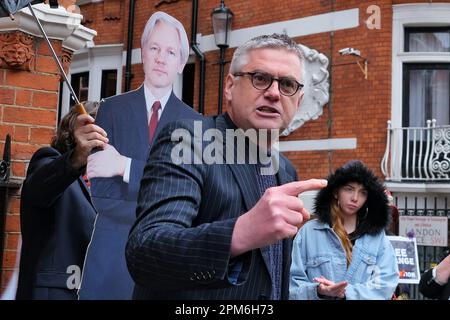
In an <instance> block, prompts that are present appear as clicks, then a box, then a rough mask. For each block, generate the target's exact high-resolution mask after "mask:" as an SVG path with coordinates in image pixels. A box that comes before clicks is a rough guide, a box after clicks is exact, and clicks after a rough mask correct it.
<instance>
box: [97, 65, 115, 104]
mask: <svg viewBox="0 0 450 320" xmlns="http://www.w3.org/2000/svg"><path fill="white" fill-rule="evenodd" d="M116 88H117V70H116V69H114V70H103V71H102V87H101V93H100V99H103V98H108V97H111V96H113V95H115V94H116Z"/></svg>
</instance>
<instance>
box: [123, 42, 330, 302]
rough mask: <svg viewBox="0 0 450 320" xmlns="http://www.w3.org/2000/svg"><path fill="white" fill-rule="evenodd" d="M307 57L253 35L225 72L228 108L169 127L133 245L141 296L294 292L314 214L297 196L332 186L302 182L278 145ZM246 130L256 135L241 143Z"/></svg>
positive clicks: (158, 148) (144, 191) (147, 173)
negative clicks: (296, 255)
mask: <svg viewBox="0 0 450 320" xmlns="http://www.w3.org/2000/svg"><path fill="white" fill-rule="evenodd" d="M302 59H303V57H302V53H301V51H300V49H299V48H298V46H297V44H296V43H295V42H294V41H293V40H292V39H290V38H289V37H287V36H285V35H277V34H274V35H270V36H260V37H257V38H254V39H252V40H249V41H248V42H247V43H245V44H244V45H242V46H241V47H239V48H238V49H237V50H236V51H235V53H234V56H233V60H232V62H231V66H230V74H228V75H227V78H226V85H225V90H224V94H225V100H226V103H227V110H228V113H226V114H223V115H219V116H217V117H213V118H205V119H204V120H201V121H197V122H196V123H193V122H191V121H184V120H183V121H177V122H176V123H172V124H169V125H168V126H166V127H165V128H164V129H163V130H162V131H161V132H160V134H159V135H158V138H157V142H156V144H155V145H154V152H153V153H152V155H151V156H150V158H149V160H148V163H147V166H146V167H145V170H144V176H143V179H142V182H141V189H140V192H139V198H138V206H137V209H136V214H137V220H136V222H135V224H134V226H133V228H132V230H131V232H130V236H129V239H128V243H127V247H126V258H127V265H128V269H129V271H130V274H131V276H132V277H133V279H134V281H135V283H136V285H135V289H134V298H135V299H250V300H256V299H274V300H278V299H287V298H288V291H289V288H288V285H289V267H290V254H291V245H292V238H293V237H294V236H295V234H296V233H297V231H298V226H299V225H301V223H302V222H303V221H304V220H306V219H308V218H309V213H308V212H307V210H306V209H305V208H304V207H303V203H302V201H301V200H300V199H299V198H298V194H299V193H301V192H304V191H307V190H312V189H318V188H322V187H324V186H325V185H326V181H325V180H315V179H313V180H308V181H296V180H297V175H296V172H295V169H294V168H293V166H292V165H291V164H290V162H289V161H288V160H287V159H286V158H285V157H284V156H279V158H278V159H277V157H276V156H277V153H276V152H274V150H273V149H272V146H273V144H274V142H276V141H275V139H277V138H278V135H276V134H275V133H276V132H277V130H284V129H285V128H286V127H287V126H288V125H289V123H290V121H291V120H292V118H293V116H294V114H295V112H296V110H297V106H298V105H299V104H300V101H301V98H302V95H303V93H302V90H301V89H302V86H303V85H302V84H301V83H302V79H303V77H302V72H303V71H302V70H303V60H302ZM237 129H242V130H243V131H242V132H243V133H244V134H246V136H247V137H250V138H249V139H247V138H245V139H244V140H245V143H244V146H245V147H244V148H241V149H239V148H237V147H235V145H234V141H235V138H236V137H235V136H232V135H229V133H230V132H234V133H236V132H240V131H239V130H237ZM252 130H253V131H252ZM264 130H266V131H265V133H267V139H263V137H264V135H261V133H262V132H263V131H264ZM252 132H254V133H257V135H254V136H252V135H251V133H252ZM247 134H248V135H247ZM199 135H200V136H199ZM212 136H214V139H212V138H211V137H212ZM230 137H231V138H230ZM237 137H238V138H236V139H239V137H242V136H239V134H238V135H237ZM252 137H253V138H252ZM180 140H181V142H180ZM211 140H214V143H209V142H210V141H211ZM194 141H195V142H194ZM199 141H200V142H199ZM255 145H256V146H257V150H258V152H257V153H255V152H252V150H254V149H253V148H252V147H253V146H255ZM230 146H232V148H233V149H232V150H230V149H229V148H230ZM212 149H214V152H213V151H211V150H212ZM180 150H182V152H181V153H182V154H183V155H182V156H180V157H181V158H182V159H181V160H182V161H180V157H178V156H177V155H179V154H180ZM242 151H244V152H245V153H246V155H244V156H243V157H242V154H240V152H241V153H242ZM247 152H248V153H247ZM256 154H257V155H258V156H256V157H255V155H256ZM263 154H265V155H266V157H267V155H268V154H270V157H268V159H269V160H270V159H275V161H263V159H265V158H264V157H263V156H262V155H263ZM208 155H209V158H208ZM247 155H248V156H247ZM211 158H213V159H211ZM242 159H244V160H245V161H243V162H242V161H240V160H242ZM255 159H256V161H252V160H255ZM211 160H214V161H211ZM275 163H276V166H275V165H274V164H275ZM269 168H272V169H273V170H271V171H270V170H265V169H269Z"/></svg>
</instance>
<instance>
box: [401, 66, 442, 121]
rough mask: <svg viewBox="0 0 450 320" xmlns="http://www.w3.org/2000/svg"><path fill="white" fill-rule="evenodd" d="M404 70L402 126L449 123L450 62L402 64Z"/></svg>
mask: <svg viewBox="0 0 450 320" xmlns="http://www.w3.org/2000/svg"><path fill="white" fill-rule="evenodd" d="M403 70H404V71H403V87H404V91H403V92H404V96H403V126H404V127H425V126H426V122H427V120H432V119H436V125H438V126H439V125H448V124H450V63H436V64H428V63H405V64H404V65H403Z"/></svg>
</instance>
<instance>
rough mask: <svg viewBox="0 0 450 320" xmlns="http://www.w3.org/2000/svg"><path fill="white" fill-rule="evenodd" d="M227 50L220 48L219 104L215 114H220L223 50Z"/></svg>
mask: <svg viewBox="0 0 450 320" xmlns="http://www.w3.org/2000/svg"><path fill="white" fill-rule="evenodd" d="M226 49H227V48H226V47H223V46H221V47H220V61H219V65H220V72H219V104H218V106H217V114H222V95H223V74H224V70H223V69H224V68H223V67H224V65H225V50H226Z"/></svg>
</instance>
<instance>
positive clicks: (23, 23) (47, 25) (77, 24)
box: [0, 3, 97, 51]
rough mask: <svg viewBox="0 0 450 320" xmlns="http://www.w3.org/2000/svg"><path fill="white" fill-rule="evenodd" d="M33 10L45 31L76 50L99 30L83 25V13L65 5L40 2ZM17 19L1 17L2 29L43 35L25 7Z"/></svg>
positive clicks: (0, 29)
mask: <svg viewBox="0 0 450 320" xmlns="http://www.w3.org/2000/svg"><path fill="white" fill-rule="evenodd" d="M33 11H34V12H35V14H36V17H37V18H38V19H39V21H40V22H41V24H42V27H43V28H44V30H45V33H46V34H47V36H48V37H49V38H50V39H58V40H62V41H63V47H64V48H67V49H69V50H72V51H75V50H78V49H80V48H83V47H85V46H86V43H87V42H88V41H91V40H92V38H93V37H94V36H96V35H97V32H96V31H94V30H92V29H89V28H86V27H84V26H82V25H81V20H82V18H83V16H82V15H80V14H76V13H70V12H67V11H66V10H65V9H64V7H61V6H60V7H59V8H58V9H52V8H50V6H48V5H46V4H43V3H39V4H36V5H33ZM14 17H15V19H14V20H11V19H10V18H9V17H4V18H0V31H15V30H19V31H22V32H25V33H27V34H31V35H34V36H36V37H41V38H42V37H43V36H42V34H41V31H40V29H39V26H38V24H37V22H36V20H35V19H34V17H33V15H32V14H31V12H30V10H29V9H28V8H27V7H25V8H23V9H22V10H20V11H19V12H17V13H16V14H14Z"/></svg>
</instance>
